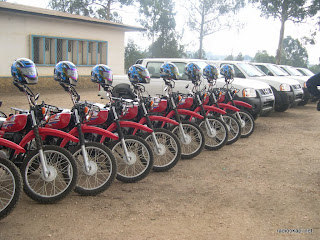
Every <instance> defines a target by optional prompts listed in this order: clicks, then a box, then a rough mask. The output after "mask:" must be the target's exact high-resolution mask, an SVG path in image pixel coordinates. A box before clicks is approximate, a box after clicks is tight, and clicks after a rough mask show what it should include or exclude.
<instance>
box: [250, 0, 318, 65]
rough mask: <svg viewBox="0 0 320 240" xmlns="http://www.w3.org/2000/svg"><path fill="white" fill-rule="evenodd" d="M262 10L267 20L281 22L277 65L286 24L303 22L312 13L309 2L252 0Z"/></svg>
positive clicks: (302, 0)
mask: <svg viewBox="0 0 320 240" xmlns="http://www.w3.org/2000/svg"><path fill="white" fill-rule="evenodd" d="M251 2H253V3H255V4H257V6H258V8H259V9H260V10H261V15H262V16H265V17H266V18H269V17H273V18H275V19H279V20H280V22H281V28H280V36H279V44H278V49H277V55H276V63H277V64H280V61H281V54H282V47H283V45H282V44H283V43H282V42H283V38H284V29H285V22H286V21H288V20H291V21H293V22H302V21H303V20H304V19H306V18H307V17H308V16H310V15H311V14H313V13H311V12H310V11H309V8H308V6H307V4H308V0H251Z"/></svg>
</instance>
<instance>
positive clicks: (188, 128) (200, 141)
mask: <svg viewBox="0 0 320 240" xmlns="http://www.w3.org/2000/svg"><path fill="white" fill-rule="evenodd" d="M163 80H164V82H165V85H166V87H165V91H166V92H167V95H166V96H163V97H162V98H161V99H160V100H159V101H160V103H162V106H163V107H162V109H163V110H162V111H160V109H159V108H158V109H153V110H151V112H153V113H154V114H158V115H162V116H164V117H166V118H172V119H174V120H175V121H176V122H178V123H179V125H177V126H175V125H172V124H170V123H165V122H163V123H161V127H166V128H167V129H169V130H170V131H171V132H172V133H174V134H175V135H176V136H177V137H178V139H179V140H180V144H181V158H183V159H190V158H193V157H195V156H197V155H199V154H200V153H201V151H202V149H203V148H204V145H205V136H204V133H203V131H202V130H201V128H200V127H199V126H198V124H196V123H194V122H191V121H187V120H184V119H185V116H187V117H189V118H190V117H192V118H195V119H198V120H202V119H204V117H203V116H201V115H200V114H198V113H196V112H193V111H190V110H187V109H182V108H178V106H177V105H178V104H179V103H180V100H181V96H180V95H179V94H176V93H174V92H173V91H172V89H173V88H174V86H175V82H174V80H171V79H170V80H169V79H163ZM164 106H165V108H164Z"/></svg>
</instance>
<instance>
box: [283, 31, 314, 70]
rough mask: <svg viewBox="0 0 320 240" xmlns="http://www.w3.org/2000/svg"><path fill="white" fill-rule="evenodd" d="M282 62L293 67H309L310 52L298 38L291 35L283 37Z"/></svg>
mask: <svg viewBox="0 0 320 240" xmlns="http://www.w3.org/2000/svg"><path fill="white" fill-rule="evenodd" d="M281 62H282V64H285V65H290V66H293V67H307V64H308V53H307V50H306V49H305V48H304V47H303V46H302V45H301V43H300V41H299V40H298V39H293V38H292V37H291V36H288V37H286V38H285V39H283V51H282V57H281Z"/></svg>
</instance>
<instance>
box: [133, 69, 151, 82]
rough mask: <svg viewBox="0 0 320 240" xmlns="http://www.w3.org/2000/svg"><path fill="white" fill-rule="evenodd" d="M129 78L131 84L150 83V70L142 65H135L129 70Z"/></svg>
mask: <svg viewBox="0 0 320 240" xmlns="http://www.w3.org/2000/svg"><path fill="white" fill-rule="evenodd" d="M128 77H129V80H130V82H131V83H150V74H149V71H148V69H147V68H146V67H144V66H143V65H140V64H134V65H132V66H131V67H130V68H129V71H128Z"/></svg>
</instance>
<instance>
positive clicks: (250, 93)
mask: <svg viewBox="0 0 320 240" xmlns="http://www.w3.org/2000/svg"><path fill="white" fill-rule="evenodd" d="M242 96H243V97H256V96H257V93H256V90H255V89H253V88H245V89H243V90H242Z"/></svg>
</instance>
